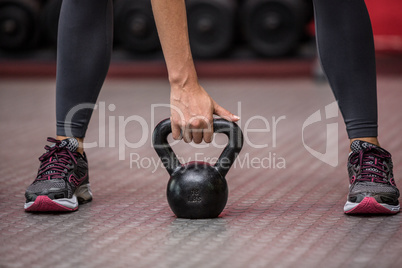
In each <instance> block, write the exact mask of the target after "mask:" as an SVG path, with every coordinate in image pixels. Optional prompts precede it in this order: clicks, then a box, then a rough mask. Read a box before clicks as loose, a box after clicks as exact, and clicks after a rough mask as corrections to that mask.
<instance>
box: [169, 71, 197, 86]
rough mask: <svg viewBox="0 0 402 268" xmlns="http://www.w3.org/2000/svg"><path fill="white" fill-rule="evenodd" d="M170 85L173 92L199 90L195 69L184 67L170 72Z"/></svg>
mask: <svg viewBox="0 0 402 268" xmlns="http://www.w3.org/2000/svg"><path fill="white" fill-rule="evenodd" d="M169 83H170V86H171V89H172V90H194V89H196V88H198V87H197V86H196V85H198V78H197V73H196V71H195V68H194V67H184V68H180V69H178V70H176V71H171V72H169Z"/></svg>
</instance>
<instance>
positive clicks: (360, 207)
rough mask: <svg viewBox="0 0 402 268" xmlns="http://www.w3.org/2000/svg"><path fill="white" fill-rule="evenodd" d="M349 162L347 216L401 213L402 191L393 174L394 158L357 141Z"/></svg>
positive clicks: (367, 143)
mask: <svg viewBox="0 0 402 268" xmlns="http://www.w3.org/2000/svg"><path fill="white" fill-rule="evenodd" d="M350 148H351V149H352V152H351V153H350V155H349V159H348V172H349V183H350V186H349V194H348V200H347V202H346V204H345V207H344V212H345V213H347V214H355V213H375V214H378V213H380V214H394V213H398V212H399V209H400V206H399V201H398V198H399V190H398V188H397V187H396V184H395V180H394V175H393V173H392V160H391V154H390V153H389V152H387V151H386V150H384V149H383V148H381V147H378V146H376V145H374V144H372V143H369V142H365V141H359V140H356V141H354V142H353V143H352V145H351V147H350Z"/></svg>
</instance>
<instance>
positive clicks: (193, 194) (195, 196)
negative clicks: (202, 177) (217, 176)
mask: <svg viewBox="0 0 402 268" xmlns="http://www.w3.org/2000/svg"><path fill="white" fill-rule="evenodd" d="M201 201H202V198H201V195H200V190H198V189H192V190H191V191H190V195H189V197H188V202H190V203H199V202H201Z"/></svg>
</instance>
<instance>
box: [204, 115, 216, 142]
mask: <svg viewBox="0 0 402 268" xmlns="http://www.w3.org/2000/svg"><path fill="white" fill-rule="evenodd" d="M203 134H204V135H203V136H204V141H205V142H206V143H210V142H212V136H213V134H214V124H213V119H212V118H211V119H210V120H208V122H207V127H206V128H204V131H203Z"/></svg>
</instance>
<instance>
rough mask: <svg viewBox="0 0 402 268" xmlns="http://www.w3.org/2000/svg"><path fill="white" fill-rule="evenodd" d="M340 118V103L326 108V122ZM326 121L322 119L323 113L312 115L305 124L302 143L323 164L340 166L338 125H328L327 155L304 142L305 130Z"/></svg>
mask: <svg viewBox="0 0 402 268" xmlns="http://www.w3.org/2000/svg"><path fill="white" fill-rule="evenodd" d="M335 117H338V103H337V102H336V101H334V102H333V103H330V104H328V105H327V106H325V120H328V119H330V118H335ZM322 120H324V119H323V118H322V117H321V111H320V110H317V111H315V112H314V113H313V114H312V115H310V116H309V117H308V118H307V119H306V121H304V123H303V127H302V141H303V145H304V148H306V150H307V151H308V152H309V153H310V154H312V155H313V156H314V157H316V158H317V159H319V160H321V161H322V162H324V163H326V164H328V165H330V166H333V167H336V166H338V123H329V124H327V129H326V131H327V140H326V146H325V153H321V152H318V151H316V150H314V149H312V148H311V147H310V146H308V145H307V144H306V143H305V141H304V129H305V128H306V127H308V126H310V125H313V124H315V123H318V122H320V121H322Z"/></svg>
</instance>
